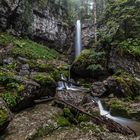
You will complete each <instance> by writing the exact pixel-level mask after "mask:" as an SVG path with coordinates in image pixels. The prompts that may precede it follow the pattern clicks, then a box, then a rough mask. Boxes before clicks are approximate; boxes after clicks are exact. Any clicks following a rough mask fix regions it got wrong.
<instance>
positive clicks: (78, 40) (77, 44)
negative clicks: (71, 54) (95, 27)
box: [75, 20, 82, 56]
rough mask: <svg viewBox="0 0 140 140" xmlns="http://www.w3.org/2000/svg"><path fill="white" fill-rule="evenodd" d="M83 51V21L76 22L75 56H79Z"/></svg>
mask: <svg viewBox="0 0 140 140" xmlns="http://www.w3.org/2000/svg"><path fill="white" fill-rule="evenodd" d="M81 50H82V45H81V21H80V20H77V22H76V36H75V56H79V55H80V53H81Z"/></svg>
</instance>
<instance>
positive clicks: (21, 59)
mask: <svg viewBox="0 0 140 140" xmlns="http://www.w3.org/2000/svg"><path fill="white" fill-rule="evenodd" d="M17 60H19V61H20V62H21V63H27V62H29V60H28V59H27V58H24V57H20V56H19V57H18V58H17Z"/></svg>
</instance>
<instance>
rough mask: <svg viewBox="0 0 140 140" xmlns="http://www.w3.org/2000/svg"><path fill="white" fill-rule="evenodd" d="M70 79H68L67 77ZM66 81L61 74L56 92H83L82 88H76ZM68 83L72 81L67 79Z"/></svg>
mask: <svg viewBox="0 0 140 140" xmlns="http://www.w3.org/2000/svg"><path fill="white" fill-rule="evenodd" d="M69 78H70V77H69ZM65 81H68V80H67V78H66V77H65V76H64V75H63V74H61V80H60V81H59V82H58V87H57V90H64V89H65V90H72V91H82V90H84V88H83V87H78V86H75V85H73V84H72V83H69V84H68V82H65ZM69 81H72V79H69Z"/></svg>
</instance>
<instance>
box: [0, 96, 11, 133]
mask: <svg viewBox="0 0 140 140" xmlns="http://www.w3.org/2000/svg"><path fill="white" fill-rule="evenodd" d="M11 119H12V113H11V112H10V110H9V109H8V108H7V106H6V104H5V102H4V101H3V99H2V98H0V132H2V131H4V130H5V129H6V127H7V126H8V124H9V122H10V121H11Z"/></svg>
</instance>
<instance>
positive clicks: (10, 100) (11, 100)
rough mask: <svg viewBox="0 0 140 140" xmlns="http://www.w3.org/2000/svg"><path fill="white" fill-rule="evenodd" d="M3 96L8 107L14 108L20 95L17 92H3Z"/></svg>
mask: <svg viewBox="0 0 140 140" xmlns="http://www.w3.org/2000/svg"><path fill="white" fill-rule="evenodd" d="M2 98H3V99H4V101H5V102H6V103H7V105H8V107H9V108H10V109H12V108H13V107H14V106H16V104H17V101H18V98H19V97H18V96H17V94H16V93H10V92H6V93H3V95H2Z"/></svg>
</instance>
